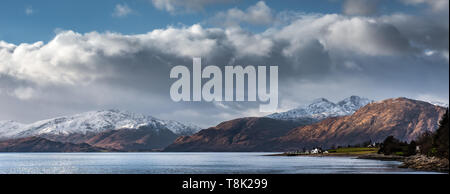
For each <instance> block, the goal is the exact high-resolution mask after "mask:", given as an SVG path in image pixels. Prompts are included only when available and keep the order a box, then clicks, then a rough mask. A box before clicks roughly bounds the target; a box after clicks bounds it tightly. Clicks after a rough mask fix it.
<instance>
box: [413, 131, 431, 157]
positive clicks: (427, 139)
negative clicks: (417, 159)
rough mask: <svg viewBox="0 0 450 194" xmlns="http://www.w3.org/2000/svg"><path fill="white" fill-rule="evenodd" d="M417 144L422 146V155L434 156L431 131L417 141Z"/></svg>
mask: <svg viewBox="0 0 450 194" xmlns="http://www.w3.org/2000/svg"><path fill="white" fill-rule="evenodd" d="M417 144H418V145H419V146H420V153H421V154H424V155H427V156H432V155H433V134H432V133H431V132H429V131H427V132H425V133H423V134H422V135H420V136H419V138H418V139H417Z"/></svg>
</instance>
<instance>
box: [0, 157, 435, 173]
mask: <svg viewBox="0 0 450 194" xmlns="http://www.w3.org/2000/svg"><path fill="white" fill-rule="evenodd" d="M265 154H270V153H0V173H14V174H21V173H33V174H36V173H39V174H40V173H44V174H58V173H68V174H70V173H77V174H84V173H89V174H99V173H100V174H105V173H106V174H111V173H112V174H120V173H125V174H136V173H138V174H148V173H150V174H183V173H189V174H204V173H206V174H208V173H237V174H238V173H250V174H254V173H256V174H257V173H276V174H280V173H281V174H284V173H430V172H417V171H413V170H409V169H401V168H397V166H398V165H399V164H400V162H396V161H377V160H363V159H355V158H351V157H283V156H263V155H265Z"/></svg>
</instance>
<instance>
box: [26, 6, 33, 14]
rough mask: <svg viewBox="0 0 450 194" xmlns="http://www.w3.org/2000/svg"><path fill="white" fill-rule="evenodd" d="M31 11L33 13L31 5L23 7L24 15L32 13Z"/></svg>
mask: <svg viewBox="0 0 450 194" xmlns="http://www.w3.org/2000/svg"><path fill="white" fill-rule="evenodd" d="M33 13H34V10H33V7H31V6H29V7H27V8H25V14H26V15H33Z"/></svg>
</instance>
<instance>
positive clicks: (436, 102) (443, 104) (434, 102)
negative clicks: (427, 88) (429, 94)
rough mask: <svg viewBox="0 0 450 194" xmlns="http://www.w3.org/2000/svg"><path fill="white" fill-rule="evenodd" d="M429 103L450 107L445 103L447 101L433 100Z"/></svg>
mask: <svg viewBox="0 0 450 194" xmlns="http://www.w3.org/2000/svg"><path fill="white" fill-rule="evenodd" d="M429 103H430V104H432V105H436V106H440V107H444V108H448V103H445V102H439V101H431V102H429Z"/></svg>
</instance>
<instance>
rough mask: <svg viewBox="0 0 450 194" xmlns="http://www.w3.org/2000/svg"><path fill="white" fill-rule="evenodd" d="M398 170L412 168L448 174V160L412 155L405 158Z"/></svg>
mask: <svg viewBox="0 0 450 194" xmlns="http://www.w3.org/2000/svg"><path fill="white" fill-rule="evenodd" d="M400 168H412V169H416V170H424V171H438V172H448V158H437V157H427V156H424V155H414V156H410V157H407V158H405V159H404V160H403V164H402V165H401V166H400Z"/></svg>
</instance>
